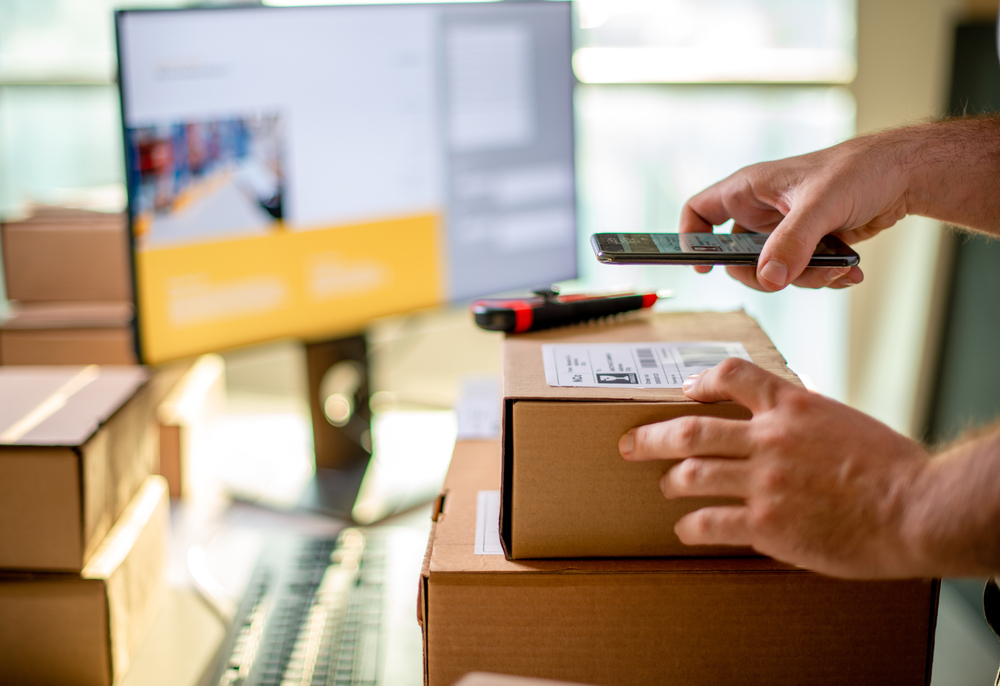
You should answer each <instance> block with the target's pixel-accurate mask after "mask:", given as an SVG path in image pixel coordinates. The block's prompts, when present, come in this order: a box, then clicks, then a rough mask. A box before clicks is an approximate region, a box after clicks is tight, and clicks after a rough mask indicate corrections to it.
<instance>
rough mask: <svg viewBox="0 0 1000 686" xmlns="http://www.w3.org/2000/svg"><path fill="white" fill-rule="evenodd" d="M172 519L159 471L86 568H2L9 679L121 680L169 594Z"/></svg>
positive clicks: (1, 656) (4, 659)
mask: <svg viewBox="0 0 1000 686" xmlns="http://www.w3.org/2000/svg"><path fill="white" fill-rule="evenodd" d="M168 526H169V508H168V499H167V486H166V482H165V481H164V480H163V479H162V477H158V476H153V477H150V478H149V479H147V480H146V481H145V482H144V484H143V486H142V488H141V489H140V490H139V492H138V493H136V495H135V497H134V498H133V499H132V501H131V502H130V503H129V505H128V507H127V508H126V509H125V510H124V511H123V512H122V515H121V518H120V519H119V521H118V522H117V523H116V524H115V526H114V527H113V528H112V529H111V530H110V531H109V532H108V535H107V537H106V538H105V539H104V540H103V541H102V543H101V545H100V547H99V548H98V549H97V550H96V551H95V553H94V555H93V557H92V558H91V559H90V560H89V561H88V563H87V565H86V567H85V568H84V569H83V571H82V572H81V573H80V574H23V573H22V574H12V573H9V572H7V573H2V574H0V674H3V681H4V682H5V683H12V684H23V685H30V684H54V683H59V684H87V685H90V684H94V685H95V686H110V685H111V684H113V683H115V682H117V681H119V680H120V679H121V677H122V676H123V675H124V674H125V672H126V671H127V670H128V668H129V665H130V664H131V661H132V658H133V657H134V656H135V654H136V652H137V651H138V649H139V647H140V646H141V645H142V642H143V640H145V637H146V634H147V633H148V631H149V629H150V627H151V626H152V624H153V621H154V620H155V618H156V615H157V613H158V612H159V610H160V607H161V606H162V604H163V600H164V598H165V593H166V586H165V584H164V579H163V571H164V565H165V562H166V545H167V529H168Z"/></svg>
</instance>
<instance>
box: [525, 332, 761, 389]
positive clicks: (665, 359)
mask: <svg viewBox="0 0 1000 686" xmlns="http://www.w3.org/2000/svg"><path fill="white" fill-rule="evenodd" d="M542 357H543V358H544V360H545V381H546V383H548V385H550V386H580V387H587V388H614V387H619V388H680V387H681V386H683V385H684V379H686V378H688V377H689V376H691V375H692V374H697V373H699V372H702V371H704V370H706V369H709V368H711V367H714V366H715V365H717V364H719V363H720V362H722V361H723V360H724V359H726V358H727V357H742V358H743V359H744V360H747V361H748V362H752V360H751V359H750V355H749V354H747V351H746V348H744V347H743V344H742V343H738V342H732V341H684V342H677V341H674V342H671V343H663V342H659V343H574V344H566V345H559V344H553V345H543V346H542Z"/></svg>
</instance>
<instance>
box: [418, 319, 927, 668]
mask: <svg viewBox="0 0 1000 686" xmlns="http://www.w3.org/2000/svg"><path fill="white" fill-rule="evenodd" d="M623 341H630V342H653V341H738V342H741V343H742V344H743V346H744V348H745V349H746V350H747V352H748V353H749V354H750V356H751V357H752V359H753V360H754V361H755V362H757V363H758V364H761V365H762V366H764V367H767V368H769V369H771V370H772V371H774V372H776V373H779V374H780V375H782V376H784V377H785V378H788V379H794V376H793V375H792V374H791V372H790V371H788V369H787V368H786V367H785V365H784V360H782V358H781V356H780V355H779V354H778V353H777V351H776V350H775V349H774V346H773V345H771V343H770V341H768V340H767V338H766V336H764V334H763V333H762V332H761V331H760V330H759V329H758V328H757V327H756V325H755V324H754V322H753V321H752V320H750V319H749V318H748V317H746V316H745V315H743V314H742V313H729V314H677V315H651V316H641V317H636V318H633V319H630V320H628V321H625V322H619V323H615V324H613V325H612V324H607V325H593V326H581V327H572V328H567V329H562V330H555V331H550V332H546V333H541V334H530V335H527V336H520V337H511V338H509V339H508V340H507V341H506V343H505V346H504V362H503V368H504V396H505V397H504V421H503V437H502V441H500V442H496V441H478V442H476V441H469V442H460V443H459V444H458V445H457V446H456V449H455V454H454V457H453V459H452V465H451V468H450V470H449V473H448V476H447V479H446V482H445V487H444V491H443V492H442V495H441V498H440V499H439V503H438V506H437V507H436V508H435V511H436V513H437V514H436V516H435V523H434V525H433V529H432V533H431V537H430V541H429V543H428V549H427V556H426V558H425V561H424V568H423V573H422V579H421V587H420V601H419V610H418V611H419V616H420V621H421V625H422V628H423V636H424V665H425V680H426V683H428V684H429V686H439V685H440V686H444V685H447V684H452V683H454V682H455V680H457V679H458V678H459V677H461V676H462V675H464V674H466V673H468V672H472V671H487V672H497V673H503V674H514V675H520V676H526V677H534V678H547V679H562V680H568V681H574V682H581V683H588V684H601V685H604V686H611V685H616V686H617V685H626V684H628V685H631V684H634V685H637V686H638V685H640V684H651V683H669V684H679V685H685V686H687V685H691V686H693V685H701V684H704V685H706V686H707V685H708V684H717V683H741V684H800V683H816V684H824V683H829V684H834V683H838V684H839V683H854V684H887V683H905V684H918V683H919V684H925V683H927V682H928V681H929V679H930V667H931V655H932V648H933V636H934V626H935V616H936V607H937V591H938V584H937V582H936V581H935V580H932V579H928V580H911V581H845V580H839V579H832V578H828V577H824V576H821V575H818V574H814V573H812V572H808V571H806V570H803V569H799V568H796V567H792V566H789V565H786V564H783V563H780V562H777V561H774V560H772V559H770V558H767V557H763V556H760V555H756V554H754V552H753V551H752V550H748V549H743V550H734V549H727V548H718V549H713V548H698V549H692V548H684V547H683V546H681V544H680V542H679V541H677V539H676V538H675V537H674V535H673V524H674V523H675V522H676V521H677V519H678V518H679V517H680V516H682V515H683V514H684V513H686V512H688V511H690V510H693V509H696V508H697V507H700V506H702V505H703V504H705V503H707V502H711V501H707V500H699V501H692V500H689V501H675V502H667V501H665V500H664V499H663V497H662V494H660V492H659V488H658V481H659V476H660V475H661V474H662V473H663V472H664V471H666V469H668V468H669V466H670V464H669V463H667V462H660V463H641V464H640V463H630V462H626V461H625V460H623V459H622V458H621V456H620V455H619V454H618V449H617V443H618V438H619V437H620V436H621V434H622V433H623V432H624V431H625V430H627V429H629V428H631V427H633V426H638V425H640V424H643V423H648V422H651V421H657V420H662V419H667V418H670V417H676V416H679V415H681V414H685V413H693V412H698V413H706V414H714V415H716V416H722V417H732V418H746V417H748V416H749V413H748V412H747V411H746V410H745V409H744V408H740V407H738V406H735V405H733V404H730V403H718V404H713V405H700V404H697V403H691V402H690V401H689V400H687V398H686V397H685V396H684V395H683V394H682V393H681V391H680V390H679V389H662V390H651V389H646V390H645V391H643V392H640V391H634V390H622V389H612V390H610V391H609V390H608V389H603V388H562V387H555V386H549V385H547V384H546V383H545V375H544V370H543V364H542V359H541V352H542V351H541V345H542V344H543V343H552V342H572V343H585V342H586V343H593V342H603V343H609V342H623ZM498 519H499V520H500V521H499V525H498ZM501 545H502V546H503V548H504V549H505V550H506V553H507V555H506V556H505V555H503V554H501Z"/></svg>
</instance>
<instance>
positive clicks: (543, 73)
mask: <svg viewBox="0 0 1000 686" xmlns="http://www.w3.org/2000/svg"><path fill="white" fill-rule="evenodd" d="M116 25H117V41H118V58H119V83H120V87H121V97H122V123H123V129H124V140H125V150H126V162H127V178H128V203H129V205H128V206H129V218H130V226H131V240H132V246H133V251H132V253H133V266H134V274H135V297H136V312H137V341H138V343H137V345H138V349H139V356H140V359H141V360H142V361H143V362H146V363H152V364H156V363H161V362H165V361H169V360H172V359H176V358H181V357H186V356H191V355H196V354H200V353H204V352H208V351H218V350H224V349H228V348H234V347H238V346H243V345H247V344H251V343H258V342H264V341H269V340H273V339H279V338H298V339H301V340H304V341H307V342H319V341H324V340H327V339H334V338H341V337H347V336H350V335H352V334H357V333H359V332H362V331H363V330H364V327H365V325H366V324H367V323H368V322H369V321H370V320H372V319H373V318H376V317H380V316H384V315H391V314H398V313H404V312H409V311H413V310H416V309H419V308H425V307H428V306H432V305H437V304H441V303H447V302H455V301H462V300H466V299H471V298H473V297H476V296H482V295H486V294H490V293H495V292H499V291H505V290H510V289H516V288H524V287H537V286H542V285H546V284H549V283H551V282H553V281H558V280H562V279H567V278H572V277H574V276H575V275H576V259H577V250H576V216H575V184H574V164H573V162H574V135H573V107H572V95H573V85H574V77H573V74H572V69H571V64H570V59H571V7H570V3H569V2H548V1H534V2H531V1H529V2H495V3H469V4H453V3H442V4H426V5H423V4H421V5H414V4H406V5H359V6H341V5H338V6H316V7H264V6H253V7H219V8H197V9H180V10H127V11H119V12H117V14H116ZM317 345H319V344H318V343H317ZM359 346H360V347H359ZM352 347H353V350H352V349H351V348H352ZM345 350H346V352H345ZM310 354H311V358H310V359H311V360H312V359H313V358H315V360H314V361H315V362H316V366H317V368H320V367H323V366H325V365H329V364H333V363H334V362H336V361H337V360H338V359H340V358H341V357H345V356H346V357H347V358H352V357H353V358H359V357H360V358H363V357H364V343H363V339H354V340H353V341H349V342H348V344H347V346H346V349H345V348H344V346H340V347H339V348H338V347H336V346H335V347H334V348H332V349H325V348H322V347H319V348H317V347H313V348H311V350H310ZM311 374H312V375H313V376H316V375H315V374H313V372H311ZM342 376H343V375H342ZM350 376H351V375H350V374H347V377H350ZM345 378H346V377H345ZM348 380H349V381H350V379H348ZM321 382H322V379H320V378H319V377H318V376H317V377H316V379H314V382H313V383H312V385H313V387H314V388H313V389H312V391H311V395H313V396H315V395H316V393H315V390H316V388H315V387H316V386H317V385H318V384H320V383H321ZM360 383H362V384H363V381H362V382H360ZM358 393H361V394H363V389H361V390H358ZM310 400H311V401H312V404H313V406H314V417H313V421H314V427H315V428H317V429H318V428H319V427H318V423H319V422H318V420H317V415H316V404H317V400H316V398H310ZM362 401H363V399H362ZM362 404H364V403H363V402H362ZM359 416H360V418H361V420H363V421H366V418H367V415H366V414H364V413H361V415H359ZM323 424H326V422H323ZM316 435H317V441H316V443H317V445H316V448H317V463H318V464H320V465H324V464H328V465H332V466H337V465H338V464H341V463H338V462H337V461H336V460H334V461H332V462H330V461H326V462H325V461H324V459H325V458H324V457H323V454H324V453H325V452H326V447H324V440H325V439H322V438H321V437H320V435H319V434H318V433H317V434H316ZM355 438H356V437H355ZM351 440H354V439H353V438H352V439H351ZM355 442H356V441H355ZM341 462H342V461H341Z"/></svg>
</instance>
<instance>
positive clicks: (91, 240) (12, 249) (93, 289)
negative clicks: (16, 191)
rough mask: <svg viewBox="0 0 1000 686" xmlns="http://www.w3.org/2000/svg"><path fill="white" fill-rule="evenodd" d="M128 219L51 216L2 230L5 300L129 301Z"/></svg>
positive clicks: (75, 214) (51, 213) (81, 213)
mask: <svg viewBox="0 0 1000 686" xmlns="http://www.w3.org/2000/svg"><path fill="white" fill-rule="evenodd" d="M127 227H128V224H127V221H126V219H125V215H124V214H120V213H119V214H108V213H104V212H85V211H82V210H66V211H58V210H48V211H44V212H40V213H38V215H37V216H36V217H29V218H28V219H25V220H20V221H10V222H3V223H2V224H0V239H2V241H3V267H4V277H5V279H6V285H7V297H8V298H10V299H11V300H19V301H21V302H41V301H95V300H97V301H99V300H106V301H131V299H132V274H131V265H130V261H129V245H128V228H127Z"/></svg>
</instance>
